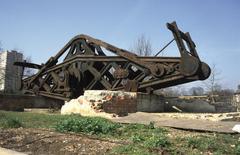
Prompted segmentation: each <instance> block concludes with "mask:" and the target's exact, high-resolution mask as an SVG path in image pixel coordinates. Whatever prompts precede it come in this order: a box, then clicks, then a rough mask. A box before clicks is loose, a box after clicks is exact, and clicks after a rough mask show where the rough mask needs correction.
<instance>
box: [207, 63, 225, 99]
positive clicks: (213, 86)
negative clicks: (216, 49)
mask: <svg viewBox="0 0 240 155" xmlns="http://www.w3.org/2000/svg"><path fill="white" fill-rule="evenodd" d="M220 74H221V73H220V72H219V71H218V70H217V68H216V65H215V64H213V65H212V66H211V75H210V76H209V78H208V80H206V81H204V85H205V87H206V90H207V92H208V94H209V96H210V98H211V100H212V102H215V99H214V95H218V93H217V92H220V91H221V90H222V86H221V85H220V83H219V81H220Z"/></svg>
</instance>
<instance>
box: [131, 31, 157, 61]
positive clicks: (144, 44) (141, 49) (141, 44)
mask: <svg viewBox="0 0 240 155" xmlns="http://www.w3.org/2000/svg"><path fill="white" fill-rule="evenodd" d="M131 51H133V52H134V53H136V54H138V55H140V56H150V55H152V45H151V42H150V40H149V39H147V38H146V37H145V35H144V34H142V35H140V36H139V37H138V38H137V41H136V42H135V44H134V47H133V49H132V50H131Z"/></svg>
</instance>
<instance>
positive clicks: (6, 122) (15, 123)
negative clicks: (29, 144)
mask: <svg viewBox="0 0 240 155" xmlns="http://www.w3.org/2000/svg"><path fill="white" fill-rule="evenodd" d="M1 124H2V125H1V126H2V127H3V128H20V127H23V123H22V121H20V120H19V119H18V118H14V117H13V118H12V117H5V118H4V119H2V120H1Z"/></svg>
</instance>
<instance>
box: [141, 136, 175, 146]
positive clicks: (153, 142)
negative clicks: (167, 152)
mask: <svg viewBox="0 0 240 155" xmlns="http://www.w3.org/2000/svg"><path fill="white" fill-rule="evenodd" d="M144 145H145V146H146V147H148V148H156V147H166V148H167V147H169V146H170V145H171V143H170V141H169V140H168V137H167V136H166V135H164V134H152V136H151V137H149V138H147V139H146V140H145V142H144Z"/></svg>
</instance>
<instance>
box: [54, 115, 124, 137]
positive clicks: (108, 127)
mask: <svg viewBox="0 0 240 155" xmlns="http://www.w3.org/2000/svg"><path fill="white" fill-rule="evenodd" d="M120 126H121V125H120V124H117V123H112V122H110V121H108V120H107V119H104V118H98V117H80V116H74V115H73V116H70V117H69V118H66V119H65V120H62V121H60V122H59V123H58V124H57V125H56V127H55V129H56V130H57V131H60V132H66V131H71V132H83V133H88V134H91V135H93V134H95V135H99V134H112V135H113V134H114V133H115V131H116V130H117V129H118V128H119V127H120Z"/></svg>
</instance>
